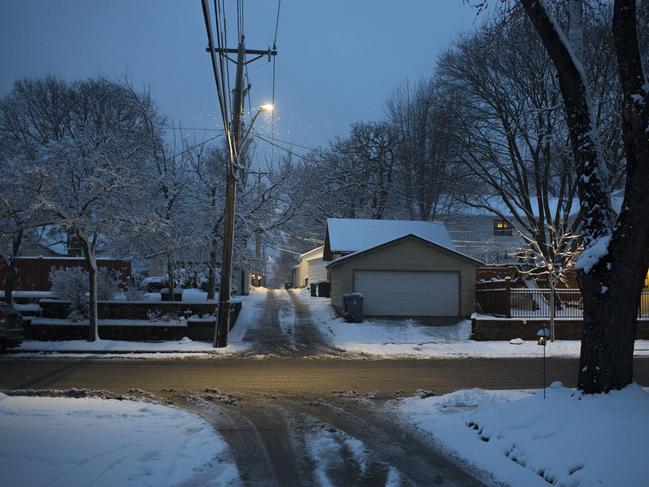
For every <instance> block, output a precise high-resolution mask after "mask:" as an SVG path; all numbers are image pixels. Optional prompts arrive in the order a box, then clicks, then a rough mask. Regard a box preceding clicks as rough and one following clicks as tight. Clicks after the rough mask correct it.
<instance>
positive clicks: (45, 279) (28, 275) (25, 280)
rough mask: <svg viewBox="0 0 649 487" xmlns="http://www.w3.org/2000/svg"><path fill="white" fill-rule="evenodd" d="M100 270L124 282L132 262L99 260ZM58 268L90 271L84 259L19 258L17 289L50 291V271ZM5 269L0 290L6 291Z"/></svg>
mask: <svg viewBox="0 0 649 487" xmlns="http://www.w3.org/2000/svg"><path fill="white" fill-rule="evenodd" d="M97 265H98V267H100V268H108V269H110V270H111V271H113V272H116V273H118V274H120V275H121V276H122V277H123V278H124V280H125V281H126V279H128V278H129V277H130V275H131V262H130V261H127V260H117V259H101V258H100V259H97ZM57 267H66V268H67V267H81V268H82V269H84V270H86V271H87V270H88V264H86V260H85V259H84V258H83V257H18V258H17V259H16V283H15V286H14V287H15V289H16V290H19V291H49V290H50V289H51V287H52V283H51V282H50V271H51V270H52V269H54V268H57ZM4 284H5V268H4V266H3V265H1V264H0V289H4Z"/></svg>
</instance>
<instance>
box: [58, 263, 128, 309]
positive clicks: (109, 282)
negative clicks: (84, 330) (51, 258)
mask: <svg viewBox="0 0 649 487" xmlns="http://www.w3.org/2000/svg"><path fill="white" fill-rule="evenodd" d="M50 282H51V283H52V287H51V291H52V294H54V296H56V297H57V298H58V299H62V300H65V301H70V315H69V316H68V318H69V319H72V320H82V319H85V318H87V317H88V305H89V292H90V284H89V278H88V272H86V271H85V270H83V269H82V268H81V267H55V268H54V269H52V270H51V271H50ZM121 283H122V279H121V278H120V275H119V273H117V272H115V271H111V270H109V269H105V268H101V267H100V268H99V270H98V271H97V298H98V299H100V300H106V301H108V300H111V299H113V298H114V297H115V295H116V294H119V293H122V289H120V285H121Z"/></svg>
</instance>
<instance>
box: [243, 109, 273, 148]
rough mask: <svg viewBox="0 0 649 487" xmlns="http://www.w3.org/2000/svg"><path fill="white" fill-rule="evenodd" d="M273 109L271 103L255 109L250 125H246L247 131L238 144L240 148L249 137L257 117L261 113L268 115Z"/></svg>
mask: <svg viewBox="0 0 649 487" xmlns="http://www.w3.org/2000/svg"><path fill="white" fill-rule="evenodd" d="M274 109H275V107H274V106H273V105H272V104H271V103H265V104H264V105H261V106H260V107H259V108H257V111H256V112H255V114H254V115H253V117H252V120H250V125H248V130H246V133H245V134H243V138H242V139H241V143H240V144H239V146H240V147H243V145H244V144H245V143H246V141H247V140H248V136H249V135H250V131H251V130H252V126H253V125H254V124H255V121H256V120H257V117H259V115H261V113H262V112H266V113H270V112H272V111H273V110H274Z"/></svg>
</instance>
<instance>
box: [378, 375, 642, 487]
mask: <svg viewBox="0 0 649 487" xmlns="http://www.w3.org/2000/svg"><path fill="white" fill-rule="evenodd" d="M386 407H387V408H388V409H389V410H391V411H392V412H393V413H395V414H397V415H398V416H399V417H400V418H401V419H402V420H403V421H405V422H406V423H410V424H412V425H414V426H415V427H416V428H417V429H419V430H420V431H422V432H424V434H425V435H428V436H429V437H430V438H431V439H432V440H433V441H434V442H435V443H436V444H437V445H438V446H439V447H441V448H442V450H444V451H445V452H447V453H450V454H452V455H454V456H456V457H457V458H459V459H460V460H461V461H462V462H464V463H466V464H469V465H470V466H472V467H474V468H476V469H478V470H482V471H485V472H488V473H490V474H491V475H492V476H493V477H494V478H495V479H496V480H497V481H500V482H504V483H506V484H508V485H525V486H534V485H539V486H546V487H547V485H548V484H552V485H561V486H577V485H579V486H584V487H586V486H594V485H602V486H625V487H634V486H638V487H640V486H646V485H647V467H646V452H647V451H649V421H648V420H647V411H649V393H648V392H647V391H645V390H643V389H642V388H640V387H639V386H638V385H636V384H633V385H630V386H628V387H627V388H625V389H624V390H622V391H615V392H611V393H609V394H600V395H582V394H581V393H579V392H577V391H575V390H574V389H568V388H564V387H562V386H561V384H559V383H555V384H553V386H552V387H551V388H550V389H548V395H547V399H546V400H544V399H543V392H542V391H538V390H534V391H486V390H481V389H471V390H462V391H457V392H454V393H451V394H447V395H444V396H439V397H426V398H423V399H422V398H419V397H413V398H407V399H403V400H396V401H392V402H391V403H388V405H387V406H386Z"/></svg>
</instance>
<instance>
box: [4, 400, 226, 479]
mask: <svg viewBox="0 0 649 487" xmlns="http://www.w3.org/2000/svg"><path fill="white" fill-rule="evenodd" d="M0 431H1V432H2V433H1V434H0V472H1V476H2V481H1V482H0V483H2V485H7V486H9V485H16V486H18V485H20V486H25V487H30V486H38V485H48V486H65V487H67V486H71V485H95V486H102V485H105V486H109V487H114V486H118V485H125V486H126V485H133V486H155V487H161V486H172V485H179V484H181V483H183V482H186V481H190V480H196V481H197V482H196V485H214V486H217V485H219V486H220V485H231V484H235V485H236V484H238V479H239V475H238V472H237V468H236V466H235V464H234V463H233V462H232V460H231V457H230V455H229V452H228V447H227V445H226V443H225V442H224V441H223V439H222V438H221V437H220V436H219V435H218V434H217V433H216V432H215V431H214V430H213V429H212V428H211V427H210V425H209V424H207V423H206V422H205V421H203V420H202V419H201V418H199V417H198V416H195V415H193V414H190V413H187V412H185V411H181V410H178V409H173V408H169V407H165V406H159V405H155V404H149V403H145V402H138V401H129V400H124V401H118V400H114V399H111V400H108V399H96V398H82V399H71V398H60V397H57V398H52V397H24V396H16V397H9V396H5V395H4V394H0Z"/></svg>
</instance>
